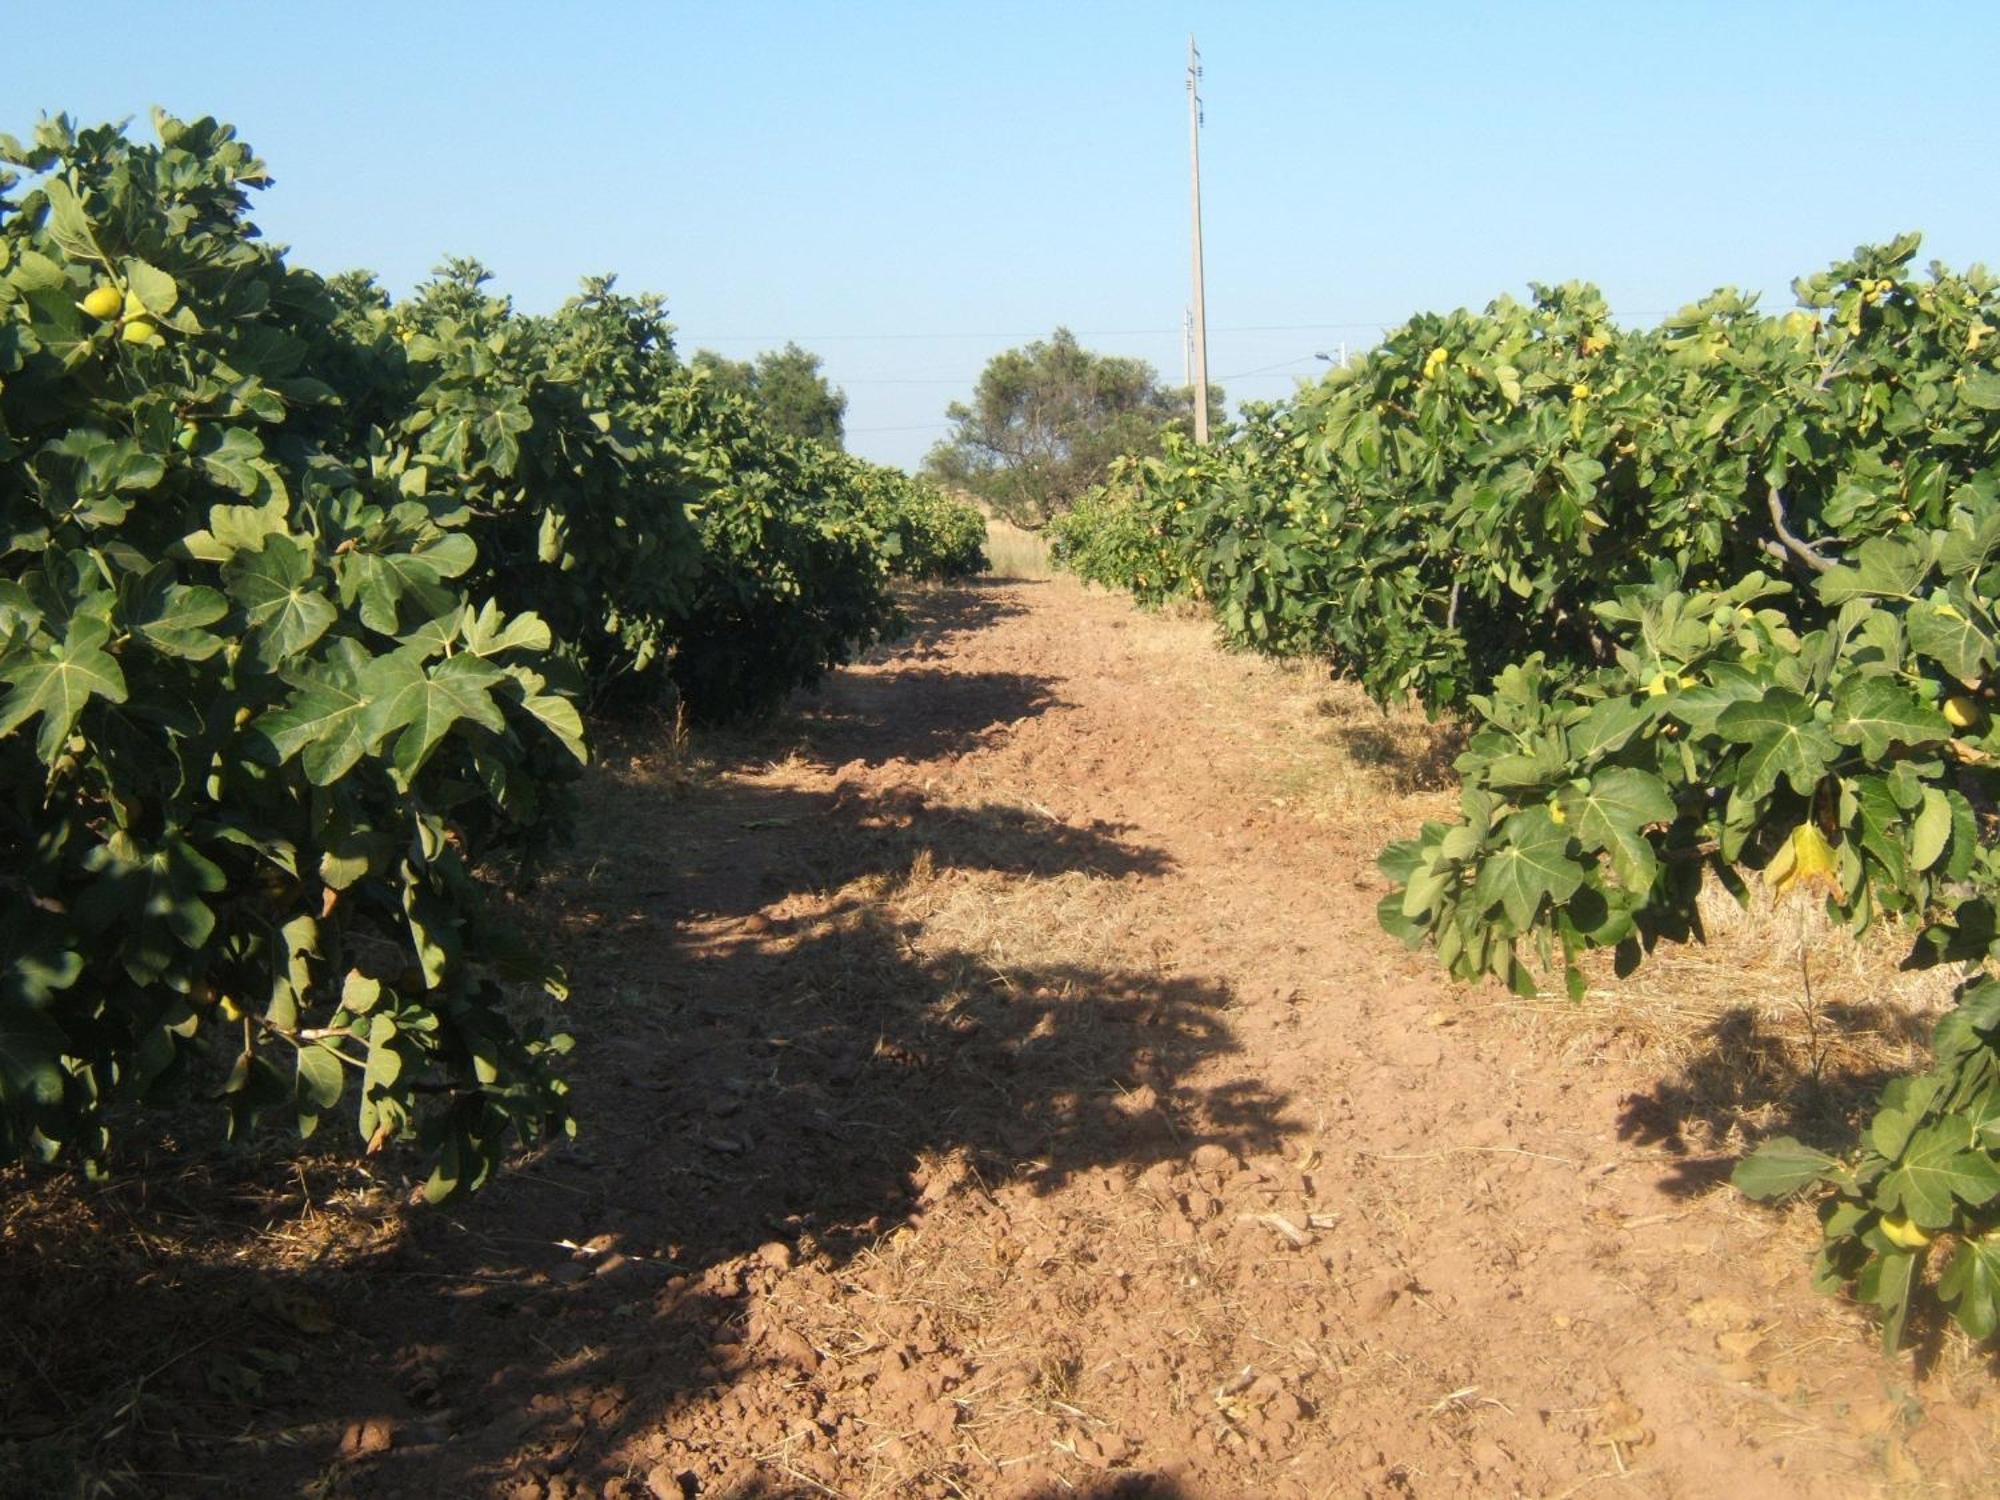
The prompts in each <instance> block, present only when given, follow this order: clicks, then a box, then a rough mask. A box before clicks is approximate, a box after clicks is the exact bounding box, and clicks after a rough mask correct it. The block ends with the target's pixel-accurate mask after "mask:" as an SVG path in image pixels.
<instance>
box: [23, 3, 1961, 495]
mask: <svg viewBox="0 0 2000 1500" xmlns="http://www.w3.org/2000/svg"><path fill="white" fill-rule="evenodd" d="M14 30H15V33H16V36H17V39H19V29H18V27H17V28H14ZM41 30H42V34H41V36H40V38H39V39H38V40H36V41H35V42H34V44H33V45H32V46H30V47H28V48H27V49H26V50H25V51H24V52H22V53H21V54H20V56H19V57H18V58H17V59H16V61H15V64H14V66H12V67H11V68H9V69H8V70H7V76H8V82H7V84H6V86H5V93H4V96H0V105H4V108H0V129H6V130H12V131H14V132H15V133H17V134H18V133H20V132H22V131H23V130H25V129H26V128H27V127H28V126H29V125H31V124H32V123H33V120H34V119H35V117H36V116H37V115H38V114H40V113H42V112H44V111H49V112H55V111H68V112H69V113H71V114H73V115H76V116H79V117H81V118H82V119H84V120H85V121H87V122H95V121H99V120H104V119H111V118H120V117H123V116H127V115H131V116H135V117H136V120H137V128H138V129H139V130H140V131H141V132H142V133H143V132H144V131H145V130H146V128H147V127H146V123H145V122H146V112H147V110H148V108H149V107H150V106H151V105H153V104H155V103H158V104H161V105H164V106H166V107H167V108H168V109H170V110H172V111H174V112H176V113H179V114H183V115H198V114H214V115H217V116H219V117H221V118H224V119H227V120H230V121H232V122H234V123H235V124H237V125H238V126H239V127H240V128H241V129H242V131H243V133H244V135H245V136H246V137H247V138H248V139H249V140H250V141H251V143H252V144H253V145H255V146H256V147H257V148H258V150H259V151H261V152H262V153H263V155H264V156H265V158H266V159H267V160H268V161H269V162H270V164H271V167H272V170H273V173H274V175H275V176H276V178H277V184H278V185H277V186H276V187H275V188H273V189H272V190H270V191H269V192H267V193H266V194H264V195H263V197H262V199H261V200H260V202H259V205H258V209H257V216H258V218H259V220H260V222H261V223H262V224H263V225H264V226H265V228H266V231H267V232H268V233H269V234H270V235H271V236H272V237H273V238H275V239H278V240H282V241H285V242H287V243H289V244H290V245H292V247H293V253H294V256H295V258H296V259H297V260H298V261H299V262H300V263H302V264H306V265H310V266H312V267H314V268H316V269H319V270H324V271H337V270H341V269H345V268H348V267H352V266H365V267H368V268H370V269H373V270H375V271H377V272H378V273H380V275H381V276H382V278H383V280H384V281H385V282H386V284H387V285H388V286H389V287H390V288H391V290H392V291H395V292H397V293H399V294H400V293H401V292H404V291H406V290H408V289H409V288H410V287H411V286H412V285H413V284H414V283H415V282H416V281H417V280H419V279H420V278H421V277H422V276H423V274H424V273H425V272H426V271H427V270H428V268H429V267H430V266H432V265H433V264H435V263H436V261H437V260H438V259H439V258H440V257H441V256H442V255H444V254H447V253H464V254H473V255H477V256H478V257H479V258H481V259H482V260H484V261H485V262H486V263H487V264H489V265H490V266H492V267H493V268H494V269H495V271H497V272H498V275H499V285H500V287H501V288H502V289H503V290H505V291H507V292H509V293H511V294H512V295H513V296H514V297H515V299H516V301H517V302H518V303H519V305H521V306H522V307H524V308H527V309H531V310H539V309H544V308H547V307H550V306H552V305H554V304H555V303H556V302H558V301H559V300H561V298H562V297H563V296H565V295H567V293H568V292H569V291H570V290H571V289H572V288H573V287H574V285H575V282H576V279H577V277H578V276H580V275H582V274H584V273H586V272H593V271H599V270H615V271H617V272H618V273H619V275H620V277H621V283H622V284H623V285H625V286H626V287H628V288H631V289H635V290H636V289H645V290H655V291H660V292H663V293H665V294H666V296H667V297H668V299H669V301H670V304H671V307H672V312H673V317H674V320H675V322H676V323H677V325H678V326H679V328H680V341H681V344H682V347H683V350H684V351H685V352H689V353H691V352H692V351H693V350H694V349H695V348H697V347H701V346H704V345H706V346H709V347H714V348H718V349H721V350H722V351H724V352H726V353H729V354H732V355H737V356H743V355H748V354H751V353H754V352H755V351H756V350H758V349H760V348H765V347H769V346H771V345H774V344H778V343H782V342H783V341H784V340H785V339H787V338H796V339H798V340H799V341H800V342H802V343H804V344H806V345H807V346H808V347H810V348H812V349H814V350H816V351H818V352H819V353H821V354H822V355H824V356H825V359H826V362H827V367H828V370H829V373H830V374H831V376H832V377H833V379H834V380H835V381H836V382H837V383H839V384H841V385H842V386H844V387H845V388H846V390H847V393H848V396H849V400H850V405H849V409H848V427H849V431H850V442H849V446H850V447H852V448H853V449H854V450H855V451H857V452H861V453H864V454H867V455H869V456H871V457H875V458H880V459H883V460H886V461H889V462H895V463H906V464H907V463H914V462H915V461H916V460H917V459H919V458H920V457H921V455H922V453H923V451H924V450H925V448H926V447H928V446H929V444H930V443H931V442H932V441H933V440H934V439H935V438H936V437H937V436H938V435H939V433H940V432H941V431H942V428H943V422H944V418H943V409H944V406H945V404H946V403H947V402H948V401H950V400H952V399H953V398H955V397H958V396H962V395H963V394H965V393H966V392H967V391H969V389H970V388H971V385H972V383H973V381H974V380H975V379H976V377H977V375H978V372H979V369H980V367H981V366H982V365H983V363H984V362H985V360H986V359H987V357H988V356H990V355H991V354H993V353H995V352H996V351H998V350H1000V349H1002V348H1006V347H1008V346H1010V345H1012V344H1017V343H1021V342H1024V341H1026V340H1027V339H1029V338H1032V337H1037V336H1045V335H1046V334H1047V333H1048V332H1049V331H1050V330H1051V329H1053V328H1054V327H1055V326H1056V325H1057V324H1059V323H1065V324H1068V325H1069V326H1070V327H1072V328H1074V329H1076V330H1077V331H1078V333H1079V334H1081V335H1084V336H1085V342H1086V343H1087V344H1090V345H1092V346H1094V347H1097V348H1101V349H1104V350H1107V351H1115V352H1119V353H1127V354H1135V355H1140V356H1143V357H1144V358H1147V359H1149V360H1151V361H1152V362H1153V363H1154V364H1155V365H1156V366H1157V367H1159V368H1160V370H1161V371H1162V373H1164V374H1167V375H1169V376H1170V377H1171V378H1173V379H1175V380H1178V379H1179V374H1180V364H1181V341H1180V333H1179V327H1180V320H1181V314H1182V309H1183V307H1184V305H1185V304H1186V302H1187V297H1188V293H1187V286H1188V267H1187V183H1186V171H1187V162H1186V152H1187V132H1186V116H1185V95H1184V92H1183V72H1182V69H1183V61H1184V51H1185V48H1186V45H1187V35H1188V33H1189V31H1191V30H1192V31H1194V32H1195V33H1197V34H1198V37H1199V40H1200V44H1201V49H1202V53H1203V58H1204V61H1205V64H1206V68H1207V76H1206V79H1205V82H1204V93H1205V96H1206V99H1207V117H1208V123H1207V129H1206V131H1205V132H1204V135H1203V145H1202V151H1203V162H1202V165H1203V175H1204V185H1205V188H1206V197H1207V201H1206V204H1205V212H1206V222H1207V230H1208V237H1207V238H1208V246H1207V248H1208V310H1209V323H1210V328H1211V337H1210V370H1211V372H1212V374H1213V375H1214V376H1216V377H1219V378H1222V379H1223V380H1224V383H1225V384H1226V385H1227V386H1228V388H1229V391H1230V394H1231V396H1232V397H1239V396H1256V397H1271V396H1276V395H1280V394H1283V393H1284V392H1285V391H1286V390H1287V389H1289V386H1290V382H1291V379H1292V377H1293V375H1294V374H1295V373H1308V372H1310V371H1312V370H1313V369H1314V368H1315V363H1314V361H1313V358H1312V356H1313V354H1314V353H1315V352H1316V351H1320V350H1328V351H1330V350H1332V349H1333V348H1334V347H1335V346H1336V345H1337V344H1338V343H1339V342H1340V341H1341V340H1343V339H1345V340H1346V341H1348V342H1349V343H1350V344H1354V345H1360V344H1365V343H1366V342H1367V341H1368V340H1369V339H1370V338H1371V337H1372V336H1374V334H1375V333H1376V332H1377V331H1379V327H1380V325H1383V324H1387V323H1394V322H1398V321H1400V320H1401V319H1402V318H1404V317H1406V316H1407V315H1408V314H1410V313H1411V312H1414V311H1417V310H1419V309H1425V308H1440V309H1441V308H1446V307H1451V306H1457V305H1461V304H1471V305H1480V304H1483V303H1485V302H1486V301H1488V300H1489V299H1490V298H1491V297H1493V296H1494V295H1496V294H1498V293H1500V292H1504V291H1513V292H1519V291H1520V290H1521V289H1522V287H1523V286H1524V285H1525V283H1526V282H1528V281H1529V280H1531V279H1533V280H1547V281H1554V280H1563V279H1567V278H1570V277H1581V278H1586V279H1589V280H1594V281H1596V282H1597V283H1598V284H1599V285H1601V286H1602V287H1603V288H1604V289H1605V291H1606V293H1607V294H1608V295H1609V297H1610V299H1611V302H1612V306H1613V307H1614V308H1615V309H1616V310H1617V311H1618V312H1619V314H1620V315H1621V316H1623V317H1627V318H1634V319H1641V318H1650V317H1652V316H1656V315H1657V314H1658V313H1659V312H1661V311H1662V310H1665V309H1669V308H1672V307H1675V306H1678V305H1679V304H1681V303H1683V302H1685V301H1687V300H1689V299H1691V298H1693V297H1696V296H1699V295H1701V294H1702V293H1704V292H1706V291H1707V290H1709V289H1710V288H1712V287H1714V286H1716V285H1719V284H1722V283H1725V282H1726V283H1732V284H1735V285H1739V286H1743V287H1746V288H1751V289H1759V290H1762V291H1764V292H1765V293H1766V294H1767V296H1768V297H1770V298H1773V299H1775V300H1776V301H1777V302H1778V303H1779V304H1780V305H1782V304H1784V303H1787V302H1788V301H1789V296H1788V294H1787V292H1786V288H1787V286H1788V284H1789V282H1790V279H1791V277H1792V276H1793V275H1795V274H1797V273H1799V272H1802V271H1806V270H1810V269H1813V268H1816V267H1818V266H1821V265H1823V264H1825V263H1826V262H1828V261H1830V260H1831V259H1833V258H1835V257H1836V256H1839V255H1842V254H1844V253H1845V252H1846V251H1847V250H1849V249H1850V248H1851V247H1852V246H1853V245H1855V244H1856V243H1858V242H1860V241H1862V240H1866V239H1881V238H1886V237H1888V236H1889V235H1891V234H1894V233H1895V232H1897V231H1899V230H1902V229H1910V228H1914V229H1922V230H1923V231H1925V233H1926V236H1927V241H1926V250H1925V253H1926V254H1927V255H1931V254H1934V255H1936V256H1938V257H1939V258H1941V259H1944V260H1946V261H1948V262H1951V263H1953V264H1955V265H1962V264H1964V263H1966V262H1969V261H1973V260H1979V259H1986V260H1989V261H1995V260H2000V193H1996V192H1995V181H1994V172H1995V161H1996V155H1997V154H2000V153H1996V150H1995V147H1996V146H2000V115H1996V113H1995V111H1994V109H1993V107H1992V100H1991V96H1990V90H1989V89H1988V88H1986V86H1985V84H1984V82H1983V80H1984V77H1985V73H1984V71H1982V70H1983V68H1984V66H1985V64H1986V63H1987V62H1989V61H1990V60H1991V59H1992V58H1993V57H1995V56H1996V55H2000V5H1996V4H1994V3H1992V0H1986V3H1983V4H1958V3H1948V0H1934V3H1931V4H1927V5H1924V6H1922V7H1916V6H1907V7H1905V6H1888V5H1883V4H1881V3H1880V0H1875V3H1871V4H1867V5H1860V4H1844V3H1833V0H1816V3H1810V4H1805V3H1773V0H1758V3H1752V4H1741V3H1737V4H1725V3H1713V4H1698V3H1679V4H1666V3H1646V4H1639V3H1607V0H1597V3H1566V4H1558V3H1535V0H1516V3H1512V4H1504V5H1503V4H1487V5H1474V4H1459V3H1443V0H1434V3H1429V4H1415V3H1402V4H1390V3H1378V4H1362V3H1348V4H1333V3H1321V4H1284V5H1280V4H1252V3H1234V4H1221V3H1215V4H1190V3H1172V0H1154V3H1150V4H1139V3H1107V0H1063V3H1054V4H1051V3H1040V0H1013V3H1001V4H994V3H988V4H985V5H980V6H970V5H955V4H945V3H940V0H929V3H896V4H887V3H872V4H867V5H861V4H844V5H834V4H815V5H806V4H778V3H754V0H752V3H744V0H739V3H736V4H727V5H723V4H716V5H690V4H642V3H618V4H610V3H605V4H594V5H593V4H562V3H556V0H534V3H528V0H483V3H479V4H455V3H437V0H401V3H398V4H393V5H390V4H380V3H375V0H346V3H341V4H326V3H307V0H299V3H293V4H284V5H273V4H267V3H260V4H199V5H197V4H180V5H168V4H157V3H155V4H134V3H123V0H98V3H95V4H93V5H91V6H90V7H88V8H87V10H86V11H83V12H79V13H78V15H77V17H76V18H75V19H74V20H72V21H69V22H64V23H61V24H60V25H52V26H50V27H47V28H42V29H41ZM100 38H101V39H103V42H104V44H103V45H101V46H100V45H98V44H97V40H96V39H100ZM1271 366H1278V368H1275V369H1273V368H1269V367H1271ZM1249 372H1256V373H1254V374H1253V373H1249Z"/></svg>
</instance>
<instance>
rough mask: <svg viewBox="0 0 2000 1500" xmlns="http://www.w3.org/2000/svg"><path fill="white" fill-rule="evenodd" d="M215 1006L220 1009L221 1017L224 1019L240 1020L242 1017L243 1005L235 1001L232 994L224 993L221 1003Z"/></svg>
mask: <svg viewBox="0 0 2000 1500" xmlns="http://www.w3.org/2000/svg"><path fill="white" fill-rule="evenodd" d="M217 1008H218V1009H219V1010H221V1012H222V1019H223V1020H225V1021H240V1020H242V1019H243V1007H242V1006H240V1005H238V1004H237V1003H236V997H235V996H234V995H224V996H223V997H222V1003H221V1005H220V1006H218V1007H217Z"/></svg>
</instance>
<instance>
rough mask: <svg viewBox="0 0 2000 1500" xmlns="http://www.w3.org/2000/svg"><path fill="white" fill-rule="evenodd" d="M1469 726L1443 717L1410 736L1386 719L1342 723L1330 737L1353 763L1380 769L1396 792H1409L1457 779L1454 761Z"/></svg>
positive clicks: (1438, 785)
mask: <svg viewBox="0 0 2000 1500" xmlns="http://www.w3.org/2000/svg"><path fill="white" fill-rule="evenodd" d="M1470 728H1471V726H1470V725H1469V724H1467V723H1461V722H1460V721H1458V720H1454V719H1442V720H1439V721H1438V722H1436V723H1433V724H1427V725H1424V726H1423V727H1422V731H1421V733H1420V734H1418V735H1416V736H1415V737H1414V738H1413V736H1412V733H1411V731H1410V730H1409V729H1408V728H1405V729H1403V730H1402V731H1401V732H1400V733H1399V732H1397V730H1395V729H1392V728H1391V727H1390V726H1389V725H1388V724H1387V723H1380V724H1341V725H1337V726H1335V728H1334V730H1333V736H1332V737H1333V739H1334V741H1335V743H1337V744H1338V745H1339V746H1340V748H1341V750H1342V752H1343V753H1344V754H1345V755H1346V756H1347V757H1348V758H1349V759H1350V760H1352V761H1353V762H1355V764H1357V765H1361V766H1366V767H1368V768H1369V769H1370V770H1372V771H1376V772H1378V773H1380V774H1381V775H1382V776H1383V777H1384V779H1386V780H1387V781H1388V783H1389V785H1390V787H1391V788H1392V789H1393V790H1394V791H1395V792H1396V793H1397V795H1399V796H1409V795H1411V794H1412V793H1415V792H1433V791H1436V790H1437V789H1438V788H1440V787H1448V786H1451V785H1453V784H1454V783H1455V782H1456V781H1457V779H1458V772H1457V770H1456V769H1455V768H1454V765H1453V762H1455V761H1456V760H1457V759H1458V756H1459V753H1460V752H1461V751H1463V750H1464V749H1465V741H1466V738H1467V736H1468V734H1469V733H1470Z"/></svg>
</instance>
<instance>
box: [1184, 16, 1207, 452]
mask: <svg viewBox="0 0 2000 1500" xmlns="http://www.w3.org/2000/svg"><path fill="white" fill-rule="evenodd" d="M1187 96H1188V171H1189V174H1190V183H1191V191H1192V201H1193V205H1194V311H1193V314H1192V318H1193V323H1194V339H1193V342H1194V440H1195V442H1196V443H1198V444H1204V445H1205V444H1206V443H1207V442H1208V309H1207V307H1206V305H1205V304H1204V301H1203V298H1202V278H1201V53H1200V51H1198V50H1197V49H1196V47H1195V44H1194V33H1193V32H1189V33H1188V66H1187Z"/></svg>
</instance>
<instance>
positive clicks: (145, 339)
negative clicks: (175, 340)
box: [118, 318, 160, 344]
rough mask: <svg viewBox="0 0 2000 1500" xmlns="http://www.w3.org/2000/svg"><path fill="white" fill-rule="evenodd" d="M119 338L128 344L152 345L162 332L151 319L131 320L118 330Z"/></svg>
mask: <svg viewBox="0 0 2000 1500" xmlns="http://www.w3.org/2000/svg"><path fill="white" fill-rule="evenodd" d="M118 336H119V337H120V338H122V339H124V340H125V342H126V343H128V344H150V343H152V342H153V340H154V339H156V338H158V337H159V336H160V330H159V329H158V328H157V327H156V326H155V325H154V323H153V321H152V319H150V318H130V319H127V320H126V323H125V326H124V327H123V328H121V329H119V330H118Z"/></svg>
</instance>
